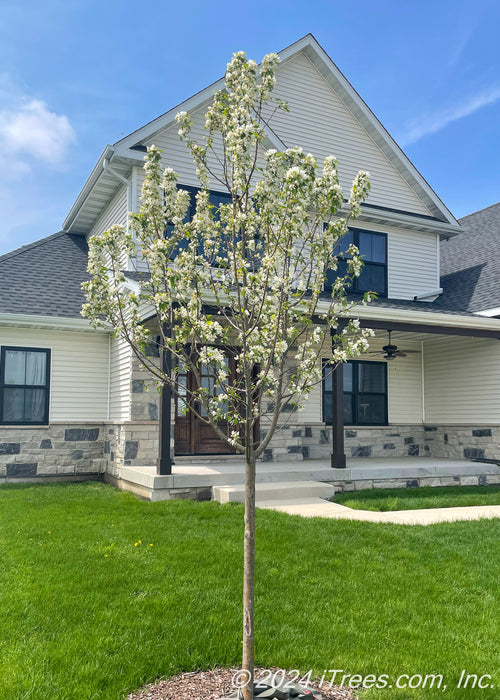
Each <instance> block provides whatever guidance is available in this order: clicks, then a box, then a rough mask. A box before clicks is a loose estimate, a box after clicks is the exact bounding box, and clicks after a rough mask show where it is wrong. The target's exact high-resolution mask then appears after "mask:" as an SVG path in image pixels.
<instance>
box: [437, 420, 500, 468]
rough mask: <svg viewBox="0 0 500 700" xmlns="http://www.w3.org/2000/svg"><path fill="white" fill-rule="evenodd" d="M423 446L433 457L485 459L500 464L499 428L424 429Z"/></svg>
mask: <svg viewBox="0 0 500 700" xmlns="http://www.w3.org/2000/svg"><path fill="white" fill-rule="evenodd" d="M424 434H425V438H424V440H425V444H426V445H427V446H428V447H429V452H430V454H431V455H432V456H433V457H444V458H447V459H478V460H481V459H486V460H494V461H499V462H500V426H498V425H496V426H477V427H471V426H465V425H456V426H442V425H439V426H434V425H426V426H425V427H424Z"/></svg>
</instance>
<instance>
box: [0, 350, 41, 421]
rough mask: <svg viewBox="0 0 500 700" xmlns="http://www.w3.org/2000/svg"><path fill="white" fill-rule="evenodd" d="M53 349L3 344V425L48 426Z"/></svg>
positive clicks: (0, 396) (0, 407) (0, 388)
mask: <svg viewBox="0 0 500 700" xmlns="http://www.w3.org/2000/svg"><path fill="white" fill-rule="evenodd" d="M49 383H50V350H41V349H39V348H17V347H2V349H1V353H0V424H2V425H47V424H48V422H49Z"/></svg>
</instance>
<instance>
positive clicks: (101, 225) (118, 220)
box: [89, 185, 128, 238]
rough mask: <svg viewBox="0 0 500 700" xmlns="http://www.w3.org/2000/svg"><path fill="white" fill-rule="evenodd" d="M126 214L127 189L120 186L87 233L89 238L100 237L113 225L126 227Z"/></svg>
mask: <svg viewBox="0 0 500 700" xmlns="http://www.w3.org/2000/svg"><path fill="white" fill-rule="evenodd" d="M127 214H128V212H127V188H126V187H125V185H121V186H120V187H119V188H118V190H117V192H116V194H115V195H114V196H113V198H112V199H111V201H110V202H109V204H108V206H107V207H106V208H105V209H104V211H103V212H102V214H101V215H100V217H99V218H98V219H97V221H96V222H95V224H94V226H93V227H92V229H91V231H90V233H89V238H90V236H100V235H101V234H102V233H104V231H107V230H108V229H110V228H111V226H113V224H120V226H126V224H127Z"/></svg>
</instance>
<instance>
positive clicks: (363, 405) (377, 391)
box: [323, 360, 387, 425]
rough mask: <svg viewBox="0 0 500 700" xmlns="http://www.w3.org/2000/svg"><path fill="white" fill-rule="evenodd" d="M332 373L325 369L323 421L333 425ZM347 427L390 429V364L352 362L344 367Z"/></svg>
mask: <svg viewBox="0 0 500 700" xmlns="http://www.w3.org/2000/svg"><path fill="white" fill-rule="evenodd" d="M331 372H332V370H331V367H330V366H329V365H327V364H325V365H324V366H323V420H324V421H325V423H326V424H327V425H332V423H333V397H332V389H333V386H332V374H331ZM342 372H343V375H344V424H345V425H387V363H386V362H371V361H367V360H352V361H351V362H346V363H345V364H343V365H342Z"/></svg>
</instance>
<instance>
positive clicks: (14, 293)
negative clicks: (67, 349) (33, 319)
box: [0, 231, 89, 318]
mask: <svg viewBox="0 0 500 700" xmlns="http://www.w3.org/2000/svg"><path fill="white" fill-rule="evenodd" d="M87 253H88V247H87V242H86V240H85V237H84V236H79V235H72V234H68V233H65V232H64V231H60V232H59V233H54V234H53V235H52V236H47V238H42V239H41V240H39V241H35V243H30V244H29V245H26V246H23V247H22V248H18V249H17V250H14V251H12V252H11V253H6V254H5V255H2V256H0V312H1V313H13V314H34V315H40V316H63V317H66V318H81V316H80V310H81V308H82V304H83V303H84V301H85V298H84V295H83V292H82V289H81V283H82V282H83V281H84V280H87V279H88V278H89V276H88V274H87Z"/></svg>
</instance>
